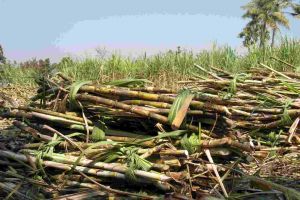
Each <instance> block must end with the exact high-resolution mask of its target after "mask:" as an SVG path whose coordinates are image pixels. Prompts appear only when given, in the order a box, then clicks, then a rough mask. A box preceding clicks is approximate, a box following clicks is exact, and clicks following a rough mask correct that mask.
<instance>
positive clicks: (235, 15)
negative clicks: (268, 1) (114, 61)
mask: <svg viewBox="0 0 300 200" xmlns="http://www.w3.org/2000/svg"><path fill="white" fill-rule="evenodd" d="M247 2H249V0H226V1H224V0H210V1H203V0H186V1H182V0H181V1H180V0H151V1H149V0H148V1H146V0H126V1H124V0H110V1H104V0H85V1H83V0H81V1H79V0H51V1H50V0H26V1H24V0H0V24H1V28H0V44H2V46H3V48H4V51H5V56H6V57H7V58H8V59H9V60H16V61H24V60H28V59H31V58H38V59H39V58H47V57H49V58H50V59H51V60H54V61H55V60H58V59H60V58H61V57H63V56H66V55H77V56H78V55H79V56H86V55H89V54H93V53H95V48H100V49H106V50H107V51H109V52H119V53H121V54H123V55H128V56H135V55H137V54H141V53H143V52H145V51H146V52H147V53H150V54H151V53H156V52H160V51H164V50H167V49H175V48H176V47H177V46H181V47H183V48H185V49H189V50H190V49H192V50H194V51H199V50H201V49H207V48H210V47H211V46H212V43H215V42H216V43H217V44H219V45H226V44H228V45H231V46H232V47H234V48H237V49H238V48H240V47H241V46H242V40H241V39H239V38H238V37H237V35H238V33H239V32H241V30H242V29H243V27H244V26H245V24H246V23H247V21H246V20H244V19H242V17H241V16H242V14H243V12H244V11H243V10H242V9H241V6H243V5H245V4H246V3H247ZM290 23H291V28H290V30H284V29H283V30H282V31H281V35H288V36H290V37H293V38H299V36H300V20H299V19H298V20H297V19H293V18H290ZM278 37H280V35H278Z"/></svg>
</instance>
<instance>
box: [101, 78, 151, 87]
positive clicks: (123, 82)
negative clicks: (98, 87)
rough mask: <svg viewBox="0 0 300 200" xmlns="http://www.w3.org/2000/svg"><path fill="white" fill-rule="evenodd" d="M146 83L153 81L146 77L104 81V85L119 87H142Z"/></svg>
mask: <svg viewBox="0 0 300 200" xmlns="http://www.w3.org/2000/svg"><path fill="white" fill-rule="evenodd" d="M146 83H153V82H151V81H149V80H147V79H120V80H115V81H110V82H107V83H105V85H113V86H119V87H136V86H139V87H144V86H145V84H146Z"/></svg>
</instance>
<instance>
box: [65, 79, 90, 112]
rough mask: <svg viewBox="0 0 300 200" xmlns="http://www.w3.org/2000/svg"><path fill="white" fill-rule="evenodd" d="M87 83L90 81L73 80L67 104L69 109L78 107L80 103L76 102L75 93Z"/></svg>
mask: <svg viewBox="0 0 300 200" xmlns="http://www.w3.org/2000/svg"><path fill="white" fill-rule="evenodd" d="M89 83H91V81H80V82H75V83H73V84H72V85H71V88H70V94H69V106H70V109H71V110H76V109H78V108H80V105H79V104H78V103H77V100H76V94H77V92H78V91H79V89H80V88H81V87H82V86H83V85H87V84H89Z"/></svg>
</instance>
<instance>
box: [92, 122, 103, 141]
mask: <svg viewBox="0 0 300 200" xmlns="http://www.w3.org/2000/svg"><path fill="white" fill-rule="evenodd" d="M91 139H92V140H93V141H96V142H98V141H101V140H104V139H105V132H104V131H103V130H102V129H100V128H99V127H97V126H94V128H93V132H92V135H91Z"/></svg>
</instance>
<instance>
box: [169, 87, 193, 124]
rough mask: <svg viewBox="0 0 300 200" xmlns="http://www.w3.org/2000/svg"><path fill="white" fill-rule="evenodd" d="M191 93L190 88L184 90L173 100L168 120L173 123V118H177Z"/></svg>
mask: <svg viewBox="0 0 300 200" xmlns="http://www.w3.org/2000/svg"><path fill="white" fill-rule="evenodd" d="M190 94H191V91H189V90H183V91H182V92H180V93H179V94H178V96H177V97H176V99H175V101H174V102H173V104H172V106H171V108H170V112H169V115H168V121H169V123H170V124H171V123H172V122H173V120H174V119H175V117H176V115H177V112H178V111H179V110H180V108H181V106H182V105H183V103H184V102H185V99H186V98H187V97H188V96H189V95H190Z"/></svg>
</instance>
